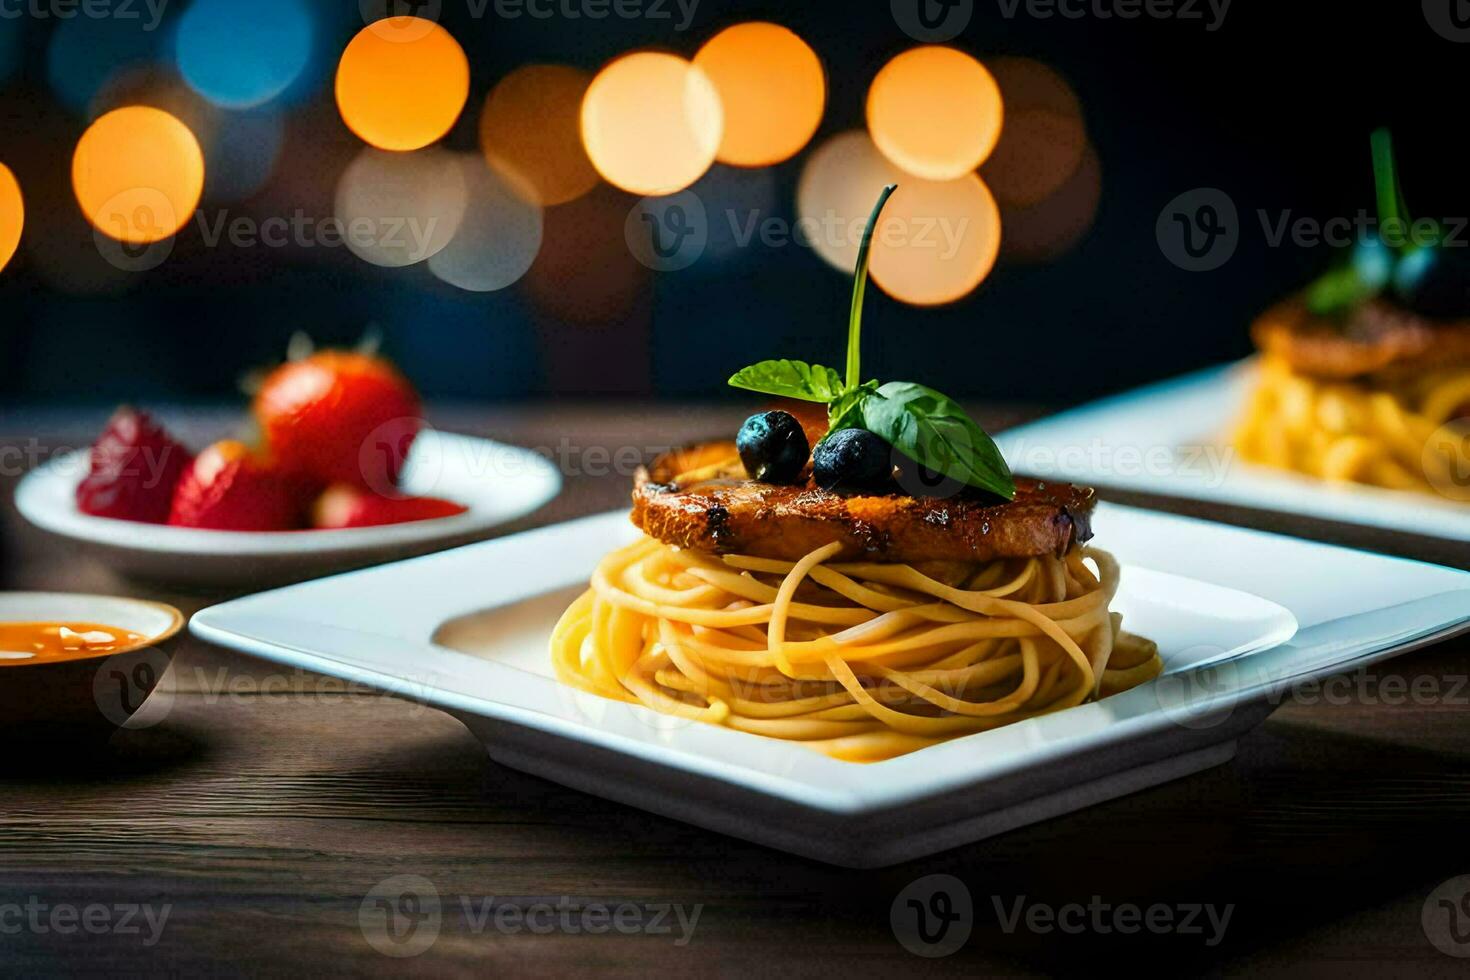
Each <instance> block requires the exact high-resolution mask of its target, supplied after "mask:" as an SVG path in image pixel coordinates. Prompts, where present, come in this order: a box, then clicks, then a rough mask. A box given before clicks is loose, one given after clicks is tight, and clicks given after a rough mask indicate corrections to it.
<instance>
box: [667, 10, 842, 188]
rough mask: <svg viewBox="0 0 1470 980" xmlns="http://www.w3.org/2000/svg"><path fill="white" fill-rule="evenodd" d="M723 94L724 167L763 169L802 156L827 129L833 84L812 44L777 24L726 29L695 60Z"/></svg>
mask: <svg viewBox="0 0 1470 980" xmlns="http://www.w3.org/2000/svg"><path fill="white" fill-rule="evenodd" d="M694 63H695V64H696V65H698V66H699V67H700V68H701V69H703V70H704V72H705V74H706V75H708V76H709V79H710V81H711V82H712V83H713V84H714V87H715V90H716V91H717V92H718V93H719V96H720V103H721V105H722V107H723V108H724V114H725V132H724V136H723V138H722V139H721V140H720V148H719V152H718V159H719V161H720V162H721V163H729V164H734V165H735V166H739V167H763V166H769V165H770V164H773V163H780V162H781V161H782V160H786V159H789V158H790V157H792V156H795V155H796V154H797V153H798V152H799V151H800V150H801V148H802V147H804V146H806V144H807V141H808V140H810V139H811V138H812V134H813V133H815V132H816V131H817V126H818V125H819V124H820V123H821V121H822V111H823V110H824V109H825V108H826V105H827V78H826V75H825V73H824V72H823V71H822V63H821V62H820V61H818V60H817V55H816V53H815V52H814V51H812V49H811V48H810V47H808V46H807V43H806V42H805V41H803V40H802V39H801V38H799V37H797V36H796V35H795V34H794V33H792V32H791V31H789V30H787V29H786V28H784V27H781V26H780V25H777V24H769V23H766V22H764V21H756V22H752V23H748V24H737V25H735V26H734V27H729V28H726V29H725V30H723V31H721V32H720V33H718V34H716V35H715V36H714V37H713V38H711V39H710V40H709V42H708V43H707V44H705V46H704V47H702V48H700V49H699V53H698V54H696V55H695V56H694Z"/></svg>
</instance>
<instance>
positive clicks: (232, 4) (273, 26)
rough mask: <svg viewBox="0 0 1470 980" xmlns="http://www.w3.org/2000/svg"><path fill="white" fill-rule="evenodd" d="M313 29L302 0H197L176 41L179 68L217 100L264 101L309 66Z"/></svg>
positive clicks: (226, 103)
mask: <svg viewBox="0 0 1470 980" xmlns="http://www.w3.org/2000/svg"><path fill="white" fill-rule="evenodd" d="M313 33H314V25H313V20H312V16H311V12H310V11H309V10H308V9H307V8H306V6H305V4H304V3H303V0H250V2H249V3H242V2H240V0H194V2H193V3H192V4H191V5H190V6H189V8H188V9H187V10H185V11H184V15H183V17H182V18H181V19H180V21H179V28H178V35H177V37H176V38H175V42H174V43H175V49H176V50H175V57H176V59H177V63H178V67H179V74H180V75H182V76H183V78H184V81H185V82H187V83H188V84H189V86H190V87H191V88H193V89H194V90H195V91H196V92H198V93H199V94H200V95H202V96H204V97H205V98H206V99H209V101H211V102H213V103H214V104H215V105H218V106H222V107H224V108H227V109H248V108H251V107H253V106H258V105H263V104H264V103H266V102H269V101H270V100H272V99H274V98H276V97H277V96H279V95H280V94H281V93H282V92H284V91H286V89H287V88H288V87H289V86H290V85H291V83H292V82H294V81H295V80H296V79H297V78H298V77H299V76H300V75H301V73H302V72H303V71H304V70H305V69H306V66H307V63H308V62H309V61H310V59H311V47H312V40H313Z"/></svg>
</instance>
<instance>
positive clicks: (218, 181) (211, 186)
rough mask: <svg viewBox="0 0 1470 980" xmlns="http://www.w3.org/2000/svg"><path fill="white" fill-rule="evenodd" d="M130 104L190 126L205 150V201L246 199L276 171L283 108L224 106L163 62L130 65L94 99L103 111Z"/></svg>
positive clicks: (94, 105)
mask: <svg viewBox="0 0 1470 980" xmlns="http://www.w3.org/2000/svg"><path fill="white" fill-rule="evenodd" d="M129 105H146V106H152V107H154V108H155V109H162V110H163V111H164V112H167V113H168V114H169V115H171V116H173V117H174V118H176V119H178V120H179V121H180V122H182V123H183V124H184V125H185V126H188V127H189V131H190V132H191V133H193V134H194V138H195V139H197V140H198V141H199V148H200V149H201V150H202V151H203V152H204V197H203V199H204V200H205V201H239V200H243V199H245V198H247V197H250V196H251V195H253V194H255V193H256V192H257V191H259V190H260V189H261V188H262V187H264V186H265V184H266V181H268V180H269V179H270V177H271V175H272V174H273V173H274V172H275V167H276V162H277V160H278V159H279V158H280V153H281V145H282V143H283V141H284V139H285V122H284V119H283V116H282V112H281V110H280V109H277V108H274V107H271V106H263V107H261V108H257V109H245V110H238V111H236V110H228V109H221V108H219V107H217V106H215V105H214V104H213V103H211V102H209V101H207V100H206V99H205V98H204V97H203V96H202V95H200V94H199V93H198V92H196V91H194V90H193V89H192V88H190V87H189V86H187V85H185V84H183V83H182V82H181V81H180V80H179V79H178V77H177V76H176V75H174V74H172V73H171V72H165V71H162V70H160V69H159V68H134V69H130V70H129V71H127V72H125V73H123V74H122V75H120V76H118V77H117V78H114V79H112V80H111V81H109V82H108V83H107V85H106V86H104V87H103V89H102V91H101V92H99V93H98V94H97V96H96V98H94V99H93V100H92V110H93V112H94V113H95V114H97V115H101V114H103V113H105V112H110V111H112V110H113V109H119V108H122V107H124V106H129Z"/></svg>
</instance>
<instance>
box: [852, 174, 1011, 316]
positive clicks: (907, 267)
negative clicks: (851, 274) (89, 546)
mask: <svg viewBox="0 0 1470 980" xmlns="http://www.w3.org/2000/svg"><path fill="white" fill-rule="evenodd" d="M879 225H880V227H879V230H878V232H877V233H876V234H875V236H874V240H873V255H872V266H871V268H872V272H873V282H875V283H877V284H878V287H879V288H880V289H882V290H883V291H884V292H885V293H887V294H888V295H889V296H892V297H893V298H894V299H896V300H899V301H901V302H904V303H911V304H913V305H914V306H938V305H940V304H943V303H953V302H954V301H955V300H957V299H962V298H964V297H965V296H968V295H969V294H970V293H971V292H973V291H974V289H975V287H976V286H978V285H980V283H981V282H983V281H984V279H985V277H986V276H987V275H989V274H990V270H991V269H993V268H994V267H995V258H996V255H997V254H998V253H999V252H1000V209H999V208H998V207H997V206H996V203H995V198H994V197H992V196H991V193H990V190H989V188H987V187H986V186H985V182H984V181H982V180H981V179H980V178H979V177H978V176H977V175H975V174H965V175H964V176H963V177H958V178H956V179H954V180H942V181H934V180H918V179H914V178H910V179H909V180H906V181H904V182H902V183H900V184H899V186H898V190H897V191H895V192H894V194H893V197H892V198H890V199H889V201H888V207H887V208H885V209H884V211H883V217H882V219H881V220H880V222H879Z"/></svg>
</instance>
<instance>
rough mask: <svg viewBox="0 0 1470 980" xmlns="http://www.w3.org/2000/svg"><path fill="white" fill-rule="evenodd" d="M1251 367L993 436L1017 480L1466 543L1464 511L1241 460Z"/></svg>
mask: <svg viewBox="0 0 1470 980" xmlns="http://www.w3.org/2000/svg"><path fill="white" fill-rule="evenodd" d="M1254 374H1255V365H1254V362H1253V361H1244V362H1241V363H1239V364H1232V365H1227V366H1225V367H1216V368H1209V369H1208V370H1205V371H1199V372H1196V373H1194V374H1187V375H1185V376H1184V377H1181V378H1175V379H1173V380H1171V381H1165V382H1161V383H1159V384H1155V385H1150V386H1148V387H1145V388H1139V389H1137V390H1135V391H1130V392H1126V393H1124V394H1121V395H1116V396H1114V397H1112V398H1106V399H1103V400H1102V401H1098V402H1094V403H1092V404H1090V405H1083V406H1082V407H1080V408H1076V409H1072V410H1071V411H1067V412H1063V413H1061V414H1060V415H1054V416H1052V417H1050V418H1046V419H1042V420H1041V421H1039V422H1033V423H1031V424H1029V425H1023V426H1020V427H1018V428H1015V429H1009V430H1007V431H1006V432H1004V433H1003V434H1001V435H1000V436H999V437H998V438H997V440H996V441H997V442H998V443H999V444H1000V447H1001V449H1002V451H1004V452H1005V455H1006V459H1007V460H1009V461H1010V462H1011V465H1012V467H1013V468H1014V469H1015V470H1016V471H1017V472H1020V473H1026V474H1028V475H1032V476H1043V477H1050V478H1053V479H1063V480H1072V481H1075V482H1078V483H1085V484H1087V485H1089V486H1104V487H1114V488H1116V489H1119V490H1133V491H1138V492H1140V493H1151V494H1161V495H1164V496H1170V497H1186V498H1190V499H1194V500H1205V501H1211V502H1215V503H1222V504H1233V505H1237V506H1242V507H1254V508H1257V509H1259V510H1276V511H1285V512H1288V513H1294V514H1304V515H1307V516H1310V517H1317V518H1321V519H1324V520H1330V521H1340V522H1344V523H1348V524H1364V525H1367V526H1369V527H1381V528H1388V529H1390V530H1395V531H1409V532H1413V533H1415V534H1422V535H1425V536H1426V537H1432V538H1445V539H1448V540H1451V541H1470V505H1467V504H1464V503H1456V502H1454V501H1452V500H1449V499H1447V498H1440V497H1435V496H1431V495H1429V494H1420V493H1411V492H1407V491H1397V490H1383V489H1379V488H1377V487H1369V486H1357V485H1346V484H1334V483H1327V482H1324V481H1322V480H1315V479H1312V478H1311V477H1308V476H1297V475H1294V474H1291V473H1287V472H1285V471H1282V470H1276V469H1270V468H1268V467H1263V466H1256V465H1253V464H1251V463H1247V462H1244V461H1243V460H1241V459H1239V458H1238V457H1237V456H1236V455H1235V453H1234V451H1233V450H1232V449H1231V448H1230V446H1229V444H1228V441H1227V439H1226V438H1225V436H1226V433H1228V432H1229V430H1230V426H1231V424H1232V423H1233V422H1234V420H1235V418H1236V416H1237V415H1238V413H1239V412H1240V410H1241V406H1242V405H1244V403H1245V397H1246V394H1247V393H1248V392H1249V390H1250V386H1251V384H1252V383H1253V380H1254Z"/></svg>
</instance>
